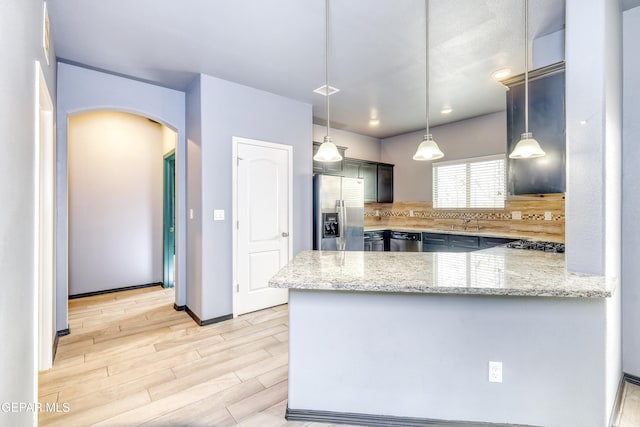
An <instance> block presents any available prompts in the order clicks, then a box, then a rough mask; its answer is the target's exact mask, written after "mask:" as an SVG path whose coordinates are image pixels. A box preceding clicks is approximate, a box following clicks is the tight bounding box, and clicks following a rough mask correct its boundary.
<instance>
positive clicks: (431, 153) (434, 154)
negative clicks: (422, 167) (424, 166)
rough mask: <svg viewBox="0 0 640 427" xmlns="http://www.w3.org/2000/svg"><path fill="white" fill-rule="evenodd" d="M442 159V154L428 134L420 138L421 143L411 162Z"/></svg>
mask: <svg viewBox="0 0 640 427" xmlns="http://www.w3.org/2000/svg"><path fill="white" fill-rule="evenodd" d="M443 157H444V153H443V152H442V150H440V147H438V144H436V142H435V141H434V140H433V136H432V135H431V134H430V133H429V134H426V135H425V136H423V137H422V142H421V143H420V145H418V150H417V151H416V154H414V155H413V160H437V159H441V158H443Z"/></svg>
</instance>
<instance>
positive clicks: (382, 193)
mask: <svg viewBox="0 0 640 427" xmlns="http://www.w3.org/2000/svg"><path fill="white" fill-rule="evenodd" d="M378 203H393V165H388V164H383V163H379V164H378Z"/></svg>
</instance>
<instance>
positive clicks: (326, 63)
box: [324, 0, 331, 136]
mask: <svg viewBox="0 0 640 427" xmlns="http://www.w3.org/2000/svg"><path fill="white" fill-rule="evenodd" d="M324 66H325V69H324V77H325V81H324V86H325V91H326V92H325V95H326V98H327V99H326V104H327V136H329V132H330V129H331V125H330V122H331V118H330V116H329V0H326V1H325V49H324Z"/></svg>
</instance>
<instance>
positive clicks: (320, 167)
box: [313, 141, 347, 175]
mask: <svg viewBox="0 0 640 427" xmlns="http://www.w3.org/2000/svg"><path fill="white" fill-rule="evenodd" d="M318 147H320V142H315V141H314V142H313V155H314V156H315V155H316V153H317V152H318ZM346 150H347V148H346V147H338V152H339V153H340V155H341V156H342V158H343V159H344V152H345V151H346ZM343 169H344V160H342V161H340V162H317V161H315V160H314V161H313V172H314V173H323V174H325V175H342V174H343Z"/></svg>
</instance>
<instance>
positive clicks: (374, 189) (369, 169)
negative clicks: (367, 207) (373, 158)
mask: <svg viewBox="0 0 640 427" xmlns="http://www.w3.org/2000/svg"><path fill="white" fill-rule="evenodd" d="M360 168H361V169H360V170H361V172H362V178H363V179H364V201H365V202H377V201H378V165H377V164H376V163H369V162H365V163H362V164H361V165H360Z"/></svg>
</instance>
